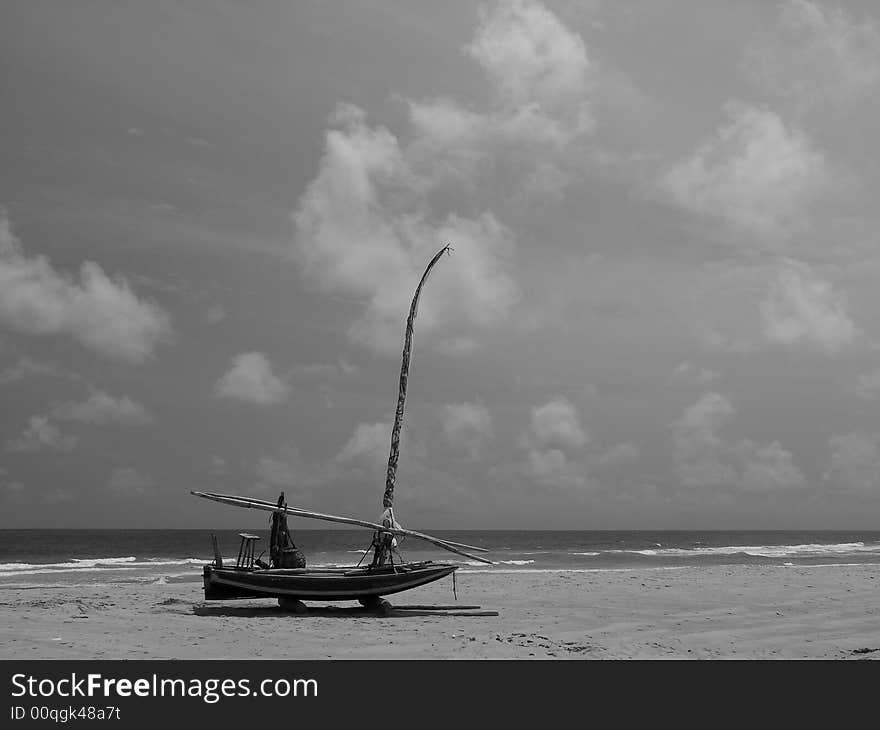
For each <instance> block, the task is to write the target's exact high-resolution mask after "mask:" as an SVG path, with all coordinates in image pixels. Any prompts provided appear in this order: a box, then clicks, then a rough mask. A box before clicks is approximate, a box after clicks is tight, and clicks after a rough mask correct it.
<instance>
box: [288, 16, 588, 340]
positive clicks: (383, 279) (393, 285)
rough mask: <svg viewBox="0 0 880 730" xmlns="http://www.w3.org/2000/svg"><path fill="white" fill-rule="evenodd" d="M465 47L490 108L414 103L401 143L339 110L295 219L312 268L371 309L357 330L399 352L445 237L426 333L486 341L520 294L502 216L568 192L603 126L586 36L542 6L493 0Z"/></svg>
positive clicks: (425, 312)
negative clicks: (421, 282)
mask: <svg viewBox="0 0 880 730" xmlns="http://www.w3.org/2000/svg"><path fill="white" fill-rule="evenodd" d="M465 50H466V52H467V53H468V55H469V56H470V57H471V58H472V59H473V60H474V61H476V63H477V64H478V65H479V66H480V68H481V69H482V71H483V72H484V73H485V75H486V77H487V79H488V81H489V85H490V87H491V90H492V92H491V101H490V103H489V104H488V107H487V108H486V109H485V110H480V111H475V110H473V109H469V108H465V107H464V106H462V105H461V104H459V103H458V102H457V101H455V100H453V99H448V98H440V99H430V100H424V101H413V100H406V101H407V103H408V105H409V112H410V116H409V123H410V129H411V132H412V134H411V137H410V138H409V140H408V141H405V142H403V143H402V142H401V141H400V140H399V139H398V137H397V136H396V135H394V134H392V133H391V132H390V131H389V130H388V129H386V128H384V127H381V126H377V127H371V126H369V125H368V124H367V122H366V117H365V114H364V112H363V111H361V110H360V109H358V108H356V107H353V106H351V105H340V107H339V108H338V109H337V111H336V113H335V114H334V116H333V119H332V123H333V125H334V127H335V128H333V129H331V130H330V131H328V132H327V135H326V145H325V154H324V157H323V159H322V161H321V166H320V169H319V171H318V174H317V176H316V177H315V179H314V180H313V181H312V182H311V184H310V185H309V187H308V189H307V191H306V193H305V194H304V195H303V196H302V198H301V199H300V201H299V205H298V207H297V209H296V211H295V213H294V221H295V224H296V235H295V245H294V250H295V254H296V258H297V260H298V261H299V263H300V264H301V266H302V269H303V273H304V275H305V276H306V277H308V279H309V281H310V282H312V283H314V284H315V285H316V286H318V287H320V288H321V289H323V290H324V291H327V292H338V293H342V294H345V295H347V296H354V297H356V298H358V299H360V300H361V301H363V302H364V303H365V304H366V312H365V313H364V314H363V315H362V316H361V317H359V318H358V320H357V321H356V322H355V323H354V325H353V326H352V328H351V330H350V332H349V334H350V336H351V338H352V339H354V340H356V341H358V342H360V343H362V344H366V345H368V346H370V347H372V348H374V349H376V350H379V351H383V352H388V353H396V352H397V351H399V348H400V338H401V336H402V329H403V326H402V325H403V321H404V318H405V313H406V310H407V308H408V305H409V298H410V297H411V295H412V290H413V289H414V288H415V283H416V282H417V281H418V278H419V276H420V275H421V272H422V270H423V268H424V266H425V264H426V263H427V261H428V259H429V258H430V256H431V255H432V254H433V253H434V252H435V251H436V250H438V249H439V248H440V247H441V246H442V245H443V244H445V243H451V244H452V245H453V246H454V248H455V257H454V260H453V261H452V262H451V263H446V264H445V265H443V266H442V267H441V268H439V269H438V271H437V273H436V274H435V275H434V279H433V281H432V282H431V286H430V287H428V288H427V290H426V291H425V294H424V300H423V302H422V305H421V307H420V320H419V323H418V327H419V329H420V331H421V332H424V333H426V334H427V333H432V334H433V336H434V342H435V343H436V346H437V347H438V348H441V349H444V350H445V351H455V352H462V349H461V348H460V345H462V344H466V345H467V350H470V349H472V348H473V347H474V345H475V344H476V343H477V342H478V341H479V340H478V339H477V338H474V337H473V335H472V331H473V329H474V328H486V327H490V326H494V325H497V324H498V323H499V322H502V321H503V320H504V319H505V317H506V316H507V315H508V313H509V312H510V311H511V309H512V307H513V306H514V305H515V303H516V302H517V299H518V287H517V286H516V283H515V281H514V278H513V273H512V255H513V252H514V237H513V235H512V233H511V231H510V230H509V229H508V228H507V227H506V226H504V225H502V224H501V223H499V220H498V218H497V216H496V215H495V213H494V211H498V210H499V209H500V210H506V209H509V208H511V207H512V208H514V209H516V210H521V209H522V205H523V200H524V198H523V196H525V199H530V198H532V197H535V196H537V197H539V198H542V197H545V196H548V195H549V196H555V195H558V194H559V192H560V191H561V190H562V188H563V187H564V186H565V185H566V184H567V183H568V181H569V179H570V174H569V173H570V168H571V167H572V165H573V164H575V161H577V160H582V159H584V156H583V155H581V154H578V153H577V152H575V151H574V149H573V148H572V144H573V143H575V142H576V141H577V140H580V139H583V138H585V137H586V136H588V135H589V134H590V133H591V132H592V130H593V126H594V124H593V120H592V116H591V114H590V111H589V105H588V99H589V95H590V89H591V84H592V68H591V63H590V60H589V59H588V57H587V54H586V48H585V46H584V43H583V40H582V39H581V38H580V36H578V35H577V34H576V33H574V32H572V31H571V30H570V29H568V28H566V27H565V25H564V24H563V23H562V22H561V21H560V20H559V19H558V18H557V17H556V16H555V15H554V14H553V13H551V12H550V11H549V10H548V9H547V8H546V7H544V6H543V5H542V4H540V3H537V2H531V1H524V0H523V1H519V0H517V1H505V2H499V3H496V4H494V5H493V6H492V8H491V10H489V11H484V12H483V13H482V15H481V23H480V25H479V27H478V28H477V31H476V33H475V36H474V38H473V41H472V42H471V43H470V44H469V45H468V46H467V47H466V49H465Z"/></svg>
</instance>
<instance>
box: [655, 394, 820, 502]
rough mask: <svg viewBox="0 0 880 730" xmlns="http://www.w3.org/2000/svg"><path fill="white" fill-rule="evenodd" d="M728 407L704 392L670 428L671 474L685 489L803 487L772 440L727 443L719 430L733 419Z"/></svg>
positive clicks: (789, 459) (789, 457) (784, 453)
mask: <svg viewBox="0 0 880 730" xmlns="http://www.w3.org/2000/svg"><path fill="white" fill-rule="evenodd" d="M734 414H735V410H734V408H733V405H732V404H731V402H730V401H729V400H728V399H727V398H726V397H725V396H723V395H721V394H720V393H714V392H710V393H706V394H705V395H703V396H702V397H701V398H700V400H698V401H697V402H696V403H694V404H693V405H692V406H690V407H689V408H686V409H685V410H684V412H683V413H682V416H681V418H680V419H679V420H677V421H676V422H675V423H673V424H672V431H673V439H674V444H675V452H674V458H675V467H676V475H677V476H678V478H679V479H680V480H681V483H682V485H684V486H686V487H700V488H704V489H712V488H715V489H717V488H738V489H743V490H748V491H755V492H771V491H777V490H785V489H792V488H797V487H802V486H803V485H804V483H805V480H804V477H803V475H802V474H801V473H800V471H799V470H798V469H797V467H796V466H795V464H794V460H793V458H792V455H791V453H790V452H788V451H786V450H785V449H784V448H782V446H781V445H780V444H779V443H778V442H776V441H774V442H772V443H770V444H764V445H760V444H756V443H754V442H753V441H751V440H749V439H743V440H741V441H739V442H730V441H728V440H726V439H725V438H724V437H723V435H722V434H721V430H722V429H723V428H724V426H725V425H727V423H729V422H730V420H731V419H732V418H733V416H734Z"/></svg>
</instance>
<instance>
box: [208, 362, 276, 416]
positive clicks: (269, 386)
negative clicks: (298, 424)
mask: <svg viewBox="0 0 880 730" xmlns="http://www.w3.org/2000/svg"><path fill="white" fill-rule="evenodd" d="M216 392H217V395H218V396H220V397H222V398H229V399H232V400H240V401H245V402H247V403H254V404H256V405H276V404H278V403H283V402H284V401H285V400H287V398H288V396H289V395H290V387H289V386H288V385H287V383H286V382H284V381H283V380H282V379H281V378H279V377H278V376H277V375H276V374H275V373H274V371H273V369H272V363H271V362H269V359H268V358H267V357H266V356H265V355H264V354H263V353H261V352H242V353H239V354H238V355H235V356H234V357H233V358H232V360H231V362H230V365H229V370H227V372H226V373H225V374H224V375H223V376H222V377H221V378H220V379H219V380H218V381H217V385H216Z"/></svg>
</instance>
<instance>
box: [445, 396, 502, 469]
mask: <svg viewBox="0 0 880 730" xmlns="http://www.w3.org/2000/svg"><path fill="white" fill-rule="evenodd" d="M443 434H444V435H445V436H446V440H447V441H448V442H449V444H450V445H451V446H452V447H453V448H454V449H456V450H457V451H459V452H462V453H465V454H467V455H468V457H469V458H470V459H471V460H473V461H476V460H477V459H479V458H480V457H481V456H482V454H483V450H484V449H485V447H486V442H487V441H489V440H490V439H491V438H492V416H491V414H490V413H489V409H488V408H486V406H484V405H482V404H481V403H451V404H446V405H445V406H443Z"/></svg>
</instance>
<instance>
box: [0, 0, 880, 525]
mask: <svg viewBox="0 0 880 730" xmlns="http://www.w3.org/2000/svg"><path fill="white" fill-rule="evenodd" d="M0 68H2V71H0V93H2V99H3V112H2V114H0V208H2V212H0V399H2V400H0V403H2V410H0V526H2V527H37V526H55V527H114V526H142V527H222V526H240V525H243V524H245V523H246V524H251V523H254V524H255V525H256V524H262V522H263V521H264V520H262V518H259V517H258V516H256V515H247V514H241V513H237V512H236V511H235V510H229V509H224V508H220V507H216V506H214V507H212V506H211V505H209V504H208V503H204V502H201V501H199V500H196V499H195V498H192V497H190V496H189V495H188V490H190V489H192V488H209V489H214V490H217V491H224V492H236V493H247V494H253V495H259V496H264V497H269V496H272V495H276V494H277V492H278V491H279V490H281V489H285V490H286V491H287V493H288V497H289V499H290V500H291V502H292V503H295V504H298V505H302V506H311V507H314V508H318V509H321V510H324V511H336V512H340V513H344V514H353V515H358V516H362V517H365V518H370V517H374V516H377V515H378V513H379V512H380V502H381V494H382V490H383V484H384V465H385V461H386V459H387V453H388V444H389V439H390V423H391V420H392V418H393V413H394V406H395V402H396V394H397V377H398V368H399V359H400V349H401V344H402V334H403V324H404V320H405V315H406V310H407V307H408V304H409V299H410V297H411V295H412V291H413V289H414V287H415V285H416V283H417V281H418V277H419V276H420V274H421V270H422V269H423V267H424V266H425V264H426V263H427V261H428V260H429V259H430V257H431V255H432V254H433V253H434V252H435V251H436V250H437V249H439V248H440V247H441V246H442V245H443V244H445V243H447V242H448V243H451V244H452V246H453V247H454V249H455V252H454V254H453V255H452V256H451V257H449V258H444V259H443V260H442V261H441V262H440V263H439V264H438V266H437V268H436V270H435V273H434V275H433V276H432V278H431V280H430V282H429V284H428V286H427V288H426V292H425V296H424V298H423V301H422V306H421V308H420V311H419V319H418V320H417V323H416V339H415V351H414V360H413V370H412V373H411V379H410V395H409V400H408V404H407V406H408V410H407V417H408V420H407V423H406V430H405V433H404V442H403V456H402V460H401V467H400V471H399V480H398V491H397V497H396V503H395V504H396V507H397V509H396V512H397V516H398V518H399V519H400V520H401V521H402V522H403V523H404V524H406V525H409V526H412V527H425V528H430V527H434V528H481V527H484V528H571V529H603V528H607V529H614V528H645V529H651V528H656V529H661V528H801V527H816V528H823V527H826V528H867V527H874V528H876V527H877V525H878V522H877V519H878V517H880V419H878V408H880V349H878V343H880V324H878V322H877V321H876V318H875V317H873V316H872V314H873V313H875V312H877V311H880V287H878V286H877V283H878V281H880V240H878V222H880V207H878V206H877V198H876V190H877V189H878V188H880V164H878V163H880V154H878V152H880V143H878V140H877V134H876V130H877V128H878V126H880V93H878V92H880V16H878V15H877V11H876V9H875V6H874V5H873V3H869V2H867V0H865V1H864V2H856V1H855V0H853V1H852V2H847V3H845V4H835V3H831V2H819V1H818V0H816V1H815V2H813V1H811V0H786V1H785V2H777V3H771V2H764V1H763V0H761V1H758V0H754V1H753V2H747V1H743V2H738V3H729V2H722V1H721V0H718V1H717V2H696V1H688V2H684V1H683V0H681V1H675V0H670V1H669V2H663V3H656V2H650V1H648V0H643V1H641V2H639V1H636V0H629V1H616V2H603V1H602V0H587V1H585V2H574V0H559V1H558V2H547V3H546V4H545V3H541V2H537V0H503V1H501V2H488V3H486V4H482V5H478V4H476V3H472V2H464V1H455V2H445V3H435V2H427V1H426V0H419V1H418V2H413V1H412V0H369V1H368V2H364V1H359V2H354V1H353V0H352V1H351V2H343V1H339V0H334V1H333V2H330V1H329V0H328V1H319V0H311V1H304V2H298V3H290V2H287V1H286V0H284V1H282V0H253V1H252V2H242V1H241V0H235V1H234V2H233V1H232V0H227V1H223V0H185V1H183V2H179V1H174V2H172V1H171V0H154V1H152V2H147V3H145V2H139V1H138V0H112V1H111V0H90V1H89V2H77V3H70V2H67V1H61V0H58V1H57V2H49V1H45V2H39V3H35V2H32V1H31V0H13V1H12V2H9V3H7V7H6V8H5V12H4V20H3V23H2V25H0ZM251 518H253V519H251ZM309 526H310V527H312V526H314V525H309Z"/></svg>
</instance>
